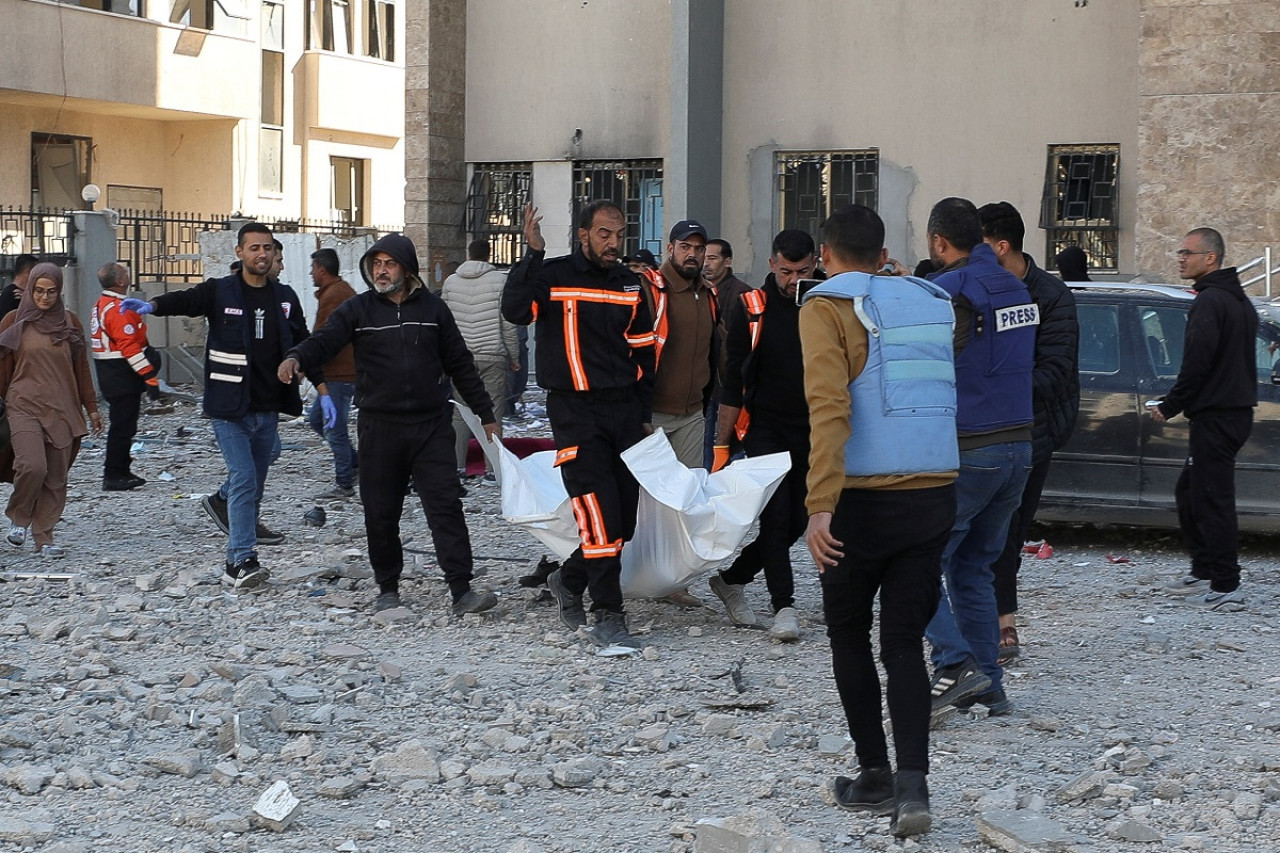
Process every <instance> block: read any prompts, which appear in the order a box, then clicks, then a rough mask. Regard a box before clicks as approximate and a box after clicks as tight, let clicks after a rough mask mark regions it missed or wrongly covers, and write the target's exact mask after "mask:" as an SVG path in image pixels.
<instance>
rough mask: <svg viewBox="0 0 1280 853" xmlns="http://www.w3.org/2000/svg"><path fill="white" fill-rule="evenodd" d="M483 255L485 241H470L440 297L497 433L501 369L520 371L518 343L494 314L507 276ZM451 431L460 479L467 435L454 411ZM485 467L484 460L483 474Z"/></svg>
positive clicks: (503, 384) (508, 326) (502, 386)
mask: <svg viewBox="0 0 1280 853" xmlns="http://www.w3.org/2000/svg"><path fill="white" fill-rule="evenodd" d="M489 251H490V248H489V241H488V240H484V239H480V240H472V241H471V243H470V244H469V245H468V246H467V259H468V260H467V262H466V263H464V264H462V265H461V266H460V267H458V271H457V272H455V273H454V274H453V275H451V276H449V277H448V278H447V279H445V281H444V289H443V290H441V291H440V296H441V297H442V298H443V299H444V301H445V304H446V305H448V306H449V310H450V311H452V312H453V317H454V319H455V320H457V322H458V331H460V332H461V333H462V339H463V341H465V342H466V344H467V349H469V350H471V355H472V357H473V358H474V359H475V361H476V369H477V370H478V371H480V378H481V379H483V380H484V387H485V390H486V391H488V392H489V399H491V400H493V406H494V412H493V413H494V416H495V417H496V418H497V421H498V428H499V430H501V428H502V415H503V412H502V404H503V401H504V400H505V399H506V396H507V394H506V387H507V370H508V369H510V370H519V369H520V355H519V353H520V344H519V341H518V340H517V339H516V327H515V326H513V325H512V324H511V323H508V322H507V321H506V320H504V319H502V315H501V312H500V308H501V302H502V288H503V286H504V285H505V284H506V283H507V274H506V272H505V271H504V270H500V269H497V268H496V267H494V265H493V264H491V263H489ZM453 431H454V433H455V434H456V435H457V443H456V445H455V450H456V453H457V461H458V474H459V476H463V475H465V473H466V467H467V443H468V442H469V441H470V440H471V430H469V429H468V428H467V426H466V424H465V423H463V420H462V416H461V415H459V414H457V412H455V413H454V416H453ZM489 467H490V466H489V464H488V462H487V461H486V462H485V468H486V470H488V469H489ZM491 473H492V472H490V474H491ZM486 476H490V475H489V474H486Z"/></svg>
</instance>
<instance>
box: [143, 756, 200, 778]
mask: <svg viewBox="0 0 1280 853" xmlns="http://www.w3.org/2000/svg"><path fill="white" fill-rule="evenodd" d="M142 762H143V763H144V764H149V765H150V766H152V767H154V768H155V769H157V770H159V771H160V772H161V773H172V774H173V775H175V776H182V777H184V778H186V779H190V778H191V777H193V776H195V775H196V774H197V773H199V772H200V753H199V752H198V751H197V750H194V749H182V750H177V751H175V752H155V753H152V754H151V755H148V756H147V757H146V758H144V759H142Z"/></svg>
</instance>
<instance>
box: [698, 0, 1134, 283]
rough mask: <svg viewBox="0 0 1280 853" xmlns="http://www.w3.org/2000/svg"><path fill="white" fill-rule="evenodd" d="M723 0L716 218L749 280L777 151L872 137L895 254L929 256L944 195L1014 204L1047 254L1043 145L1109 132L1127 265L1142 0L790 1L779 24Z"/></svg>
mask: <svg viewBox="0 0 1280 853" xmlns="http://www.w3.org/2000/svg"><path fill="white" fill-rule="evenodd" d="M726 6H727V9H726V30H725V47H724V51H725V92H724V115H725V126H724V158H723V159H724V168H725V180H724V214H723V215H724V229H723V230H724V233H725V234H726V235H727V236H728V237H729V239H730V240H731V241H732V242H733V243H734V266H735V268H736V269H738V270H739V271H748V270H749V271H750V274H751V276H752V278H753V280H754V281H756V282H758V281H760V280H761V278H763V276H764V275H765V273H766V272H767V256H768V252H769V243H770V242H771V240H772V237H773V235H774V233H776V231H777V228H778V222H777V219H776V216H777V214H776V205H775V198H774V195H775V193H774V179H773V171H772V170H773V154H774V152H775V151H778V150H819V151H821V150H837V149H858V148H877V149H879V151H880V169H881V172H880V212H881V215H882V216H883V217H884V218H885V221H886V226H887V228H888V242H889V249H890V251H891V253H892V254H893V255H894V256H895V257H897V258H899V259H901V260H903V261H904V262H914V261H915V260H916V259H918V258H919V257H921V256H923V255H924V254H925V252H926V246H925V235H924V225H925V222H926V220H927V218H928V213H929V209H930V208H931V207H932V205H933V204H934V202H936V201H937V200H938V199H940V198H943V197H945V196H949V195H959V196H964V197H966V198H969V199H971V200H972V201H974V202H975V203H976V204H979V205H981V204H984V203H986V202H989V201H1000V200H1004V201H1009V202H1012V203H1013V204H1014V205H1015V206H1016V207H1017V208H1018V209H1019V211H1021V212H1022V214H1023V218H1024V219H1025V220H1026V221H1027V224H1028V234H1027V241H1026V248H1027V251H1029V252H1030V253H1031V254H1032V255H1033V256H1035V257H1036V258H1037V259H1040V260H1042V259H1043V255H1044V250H1045V247H1044V232H1043V231H1041V230H1039V229H1038V228H1036V227H1035V226H1036V222H1037V221H1038V218H1039V213H1040V197H1041V192H1042V188H1043V184H1044V173H1045V160H1046V154H1047V150H1046V146H1047V145H1049V144H1062V143H1117V142H1118V143H1119V144H1120V159H1121V172H1120V206H1119V207H1120V210H1121V217H1120V228H1121V250H1120V264H1121V266H1122V267H1129V268H1131V266H1132V261H1131V258H1132V252H1133V227H1134V221H1133V215H1132V211H1133V209H1134V198H1135V189H1136V179H1137V168H1136V160H1137V157H1136V156H1135V155H1136V154H1137V148H1136V142H1137V119H1136V113H1137V91H1136V84H1135V76H1136V66H1137V56H1136V50H1135V45H1136V43H1137V37H1138V15H1137V2H1136V0H1118V2H1112V3H1105V4H1104V3H1094V4H1091V5H1089V6H1087V7H1084V8H1078V7H1076V6H1074V5H1073V4H1072V2H1071V1H1070V0H1053V2H1049V0H1042V1H1041V2H1036V3H1008V2H1000V0H980V2H979V1H975V2H971V3H968V4H962V5H960V6H956V5H951V6H946V7H940V6H939V5H938V4H937V3H936V2H933V0H900V2H897V3H893V4H886V3H879V2H875V0H840V2H835V0H832V2H808V3H792V4H789V5H788V7H787V15H786V20H785V24H784V25H780V23H781V22H780V21H779V20H778V16H777V15H776V7H775V6H774V4H772V3H770V2H768V0H733V2H732V3H728V4H726ZM961 11H963V13H964V14H963V15H957V14H956V13H957V12H961ZM828 33H830V34H838V38H839V39H840V41H841V42H842V43H841V45H840V46H839V47H836V46H835V45H834V44H831V43H829V42H828V41H827V39H826V38H825V37H824V36H825V34H828Z"/></svg>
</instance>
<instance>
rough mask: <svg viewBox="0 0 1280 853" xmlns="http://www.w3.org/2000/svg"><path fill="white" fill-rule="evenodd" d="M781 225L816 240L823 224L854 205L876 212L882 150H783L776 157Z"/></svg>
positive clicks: (779, 220) (878, 198) (779, 219)
mask: <svg viewBox="0 0 1280 853" xmlns="http://www.w3.org/2000/svg"><path fill="white" fill-rule="evenodd" d="M774 162H775V164H776V167H777V168H776V171H775V174H776V176H777V188H778V192H777V199H778V223H779V224H780V225H781V227H782V228H798V229H800V230H801V231H805V232H807V233H809V234H812V235H814V236H815V237H816V236H817V234H818V229H819V226H821V225H822V221H823V220H824V219H826V218H827V217H828V216H829V215H831V211H833V210H839V209H840V208H842V207H845V206H847V205H850V204H865V205H866V206H867V207H869V208H871V209H872V210H875V209H876V207H877V206H878V204H879V201H880V151H879V150H878V149H875V148H869V149H865V150H862V151H779V152H778V153H777V154H776V155H775V160H774Z"/></svg>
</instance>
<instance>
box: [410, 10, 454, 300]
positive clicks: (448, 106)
mask: <svg viewBox="0 0 1280 853" xmlns="http://www.w3.org/2000/svg"><path fill="white" fill-rule="evenodd" d="M405 44H406V45H407V49H406V51H405V130H406V132H405V143H404V146H405V151H404V171H405V193H404V226H405V227H404V230H405V233H406V235H408V237H409V238H410V239H411V240H413V243H414V245H415V246H417V248H418V260H419V261H420V262H421V264H422V279H423V281H425V282H426V283H427V285H428V286H429V287H431V288H432V289H437V290H438V289H439V286H440V276H441V274H442V273H443V269H444V265H445V264H447V263H448V262H449V261H458V262H461V261H464V260H466V234H465V233H464V232H463V230H462V220H463V210H464V209H465V207H466V201H467V180H466V179H467V175H466V168H467V166H466V155H465V149H464V146H463V137H464V135H465V132H466V106H467V3H466V0H408V3H407V4H406V8H405Z"/></svg>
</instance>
